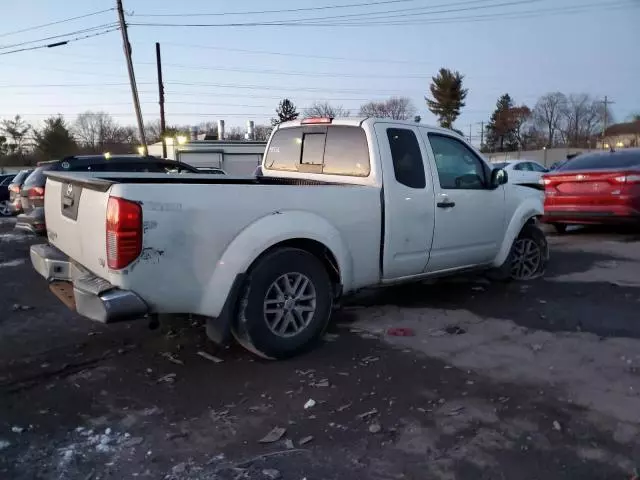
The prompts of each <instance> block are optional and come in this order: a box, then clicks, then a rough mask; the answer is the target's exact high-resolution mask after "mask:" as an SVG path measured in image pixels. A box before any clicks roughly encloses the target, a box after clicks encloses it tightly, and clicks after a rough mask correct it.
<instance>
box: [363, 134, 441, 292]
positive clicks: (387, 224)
mask: <svg viewBox="0 0 640 480" xmlns="http://www.w3.org/2000/svg"><path fill="white" fill-rule="evenodd" d="M374 128H375V132H376V137H377V139H378V149H379V151H380V160H381V165H382V177H383V179H384V188H383V192H384V207H383V208H384V253H383V258H382V278H383V280H392V279H398V278H402V277H408V276H411V275H416V274H420V273H422V272H423V269H424V267H425V265H426V264H427V262H428V261H429V251H430V249H431V242H432V239H433V227H434V210H435V207H434V192H433V185H432V184H431V172H430V170H429V163H428V162H427V161H426V160H428V157H427V155H426V151H425V147H424V144H423V142H421V141H420V134H419V132H418V129H417V127H413V126H408V125H407V126H405V125H397V124H389V123H376V124H375V127H374Z"/></svg>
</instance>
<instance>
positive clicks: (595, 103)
mask: <svg viewBox="0 0 640 480" xmlns="http://www.w3.org/2000/svg"><path fill="white" fill-rule="evenodd" d="M604 109H605V106H604V103H603V102H600V101H599V100H596V99H594V98H592V97H591V96H589V95H588V94H586V93H582V94H577V95H575V94H572V95H569V97H568V99H567V107H566V110H565V112H564V119H563V122H562V136H563V140H564V141H565V143H566V144H567V145H568V146H570V147H590V146H592V144H593V143H594V142H593V141H592V140H593V139H595V138H596V136H597V134H598V133H599V132H601V131H602V128H603V126H604V118H605V110H604ZM607 114H608V115H607V116H608V118H611V112H607Z"/></svg>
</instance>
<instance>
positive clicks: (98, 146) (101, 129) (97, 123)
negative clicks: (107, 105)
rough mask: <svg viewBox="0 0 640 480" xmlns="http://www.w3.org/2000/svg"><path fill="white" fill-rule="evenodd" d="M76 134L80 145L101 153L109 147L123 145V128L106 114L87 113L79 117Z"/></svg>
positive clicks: (75, 129) (75, 128) (75, 127)
mask: <svg viewBox="0 0 640 480" xmlns="http://www.w3.org/2000/svg"><path fill="white" fill-rule="evenodd" d="M73 130H74V134H75V136H76V138H77V139H78V141H79V143H80V144H81V145H82V146H84V147H86V148H89V149H92V150H97V151H101V150H104V147H105V146H107V145H113V144H117V143H121V142H122V139H123V136H126V135H123V132H122V128H121V127H120V126H119V125H118V124H117V123H116V121H115V120H114V119H113V117H112V116H111V115H109V114H108V113H106V112H92V111H87V112H84V113H81V114H80V115H78V118H77V119H76V122H75V125H74V129H73Z"/></svg>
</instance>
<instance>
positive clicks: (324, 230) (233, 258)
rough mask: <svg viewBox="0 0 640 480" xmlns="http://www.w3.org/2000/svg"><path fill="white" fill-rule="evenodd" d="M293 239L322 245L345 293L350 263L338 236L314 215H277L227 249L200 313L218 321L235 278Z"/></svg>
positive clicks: (295, 212)
mask: <svg viewBox="0 0 640 480" xmlns="http://www.w3.org/2000/svg"><path fill="white" fill-rule="evenodd" d="M295 239H304V240H314V241H316V242H319V243H321V244H322V245H324V246H325V247H326V248H327V249H328V250H329V251H330V252H331V253H332V254H333V256H334V258H335V259H336V261H337V263H338V269H339V274H340V283H341V284H342V285H343V286H344V288H345V290H348V288H349V287H350V285H351V283H352V278H353V260H352V257H351V252H349V249H348V248H347V245H346V243H345V242H344V240H343V238H342V236H341V235H340V232H339V231H338V230H337V229H336V228H335V227H334V226H333V225H331V224H330V223H329V222H328V221H327V220H326V219H325V218H323V217H321V216H320V215H317V214H315V213H311V212H306V211H300V210H288V211H277V212H273V213H270V214H269V215H266V216H264V217H261V218H259V219H258V220H256V221H254V222H253V223H251V224H250V225H248V226H247V227H246V228H245V229H244V230H242V231H241V232H240V233H239V234H238V235H237V236H236V237H235V238H234V239H233V240H232V241H231V243H230V244H229V245H228V246H227V248H226V249H225V251H224V252H223V254H222V255H221V257H220V259H219V260H218V262H217V263H216V265H215V269H214V271H213V274H212V276H211V279H210V280H209V282H208V284H207V286H206V288H205V289H204V295H203V298H202V300H201V304H200V308H199V311H200V313H201V314H203V315H207V316H211V317H217V316H218V315H219V314H220V312H221V311H222V308H223V306H224V304H225V301H226V300H227V297H228V296H229V294H230V292H231V289H232V286H233V283H234V281H235V279H236V277H237V276H238V275H241V274H244V273H246V272H247V270H248V269H249V267H250V266H251V265H252V264H253V262H255V260H256V259H257V258H258V257H259V256H260V255H262V254H263V253H264V252H265V251H267V250H268V249H270V248H271V247H273V246H274V245H277V244H278V243H282V242H285V241H287V240H295Z"/></svg>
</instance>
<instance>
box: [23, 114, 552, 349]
mask: <svg viewBox="0 0 640 480" xmlns="http://www.w3.org/2000/svg"><path fill="white" fill-rule="evenodd" d="M261 170H262V172H261V173H259V174H258V176H256V178H233V177H225V176H221V175H197V174H194V175H191V174H186V175H180V176H167V175H155V174H145V173H137V174H131V173H129V174H127V173H102V174H101V173H99V172H94V173H83V174H72V173H60V172H55V173H51V174H49V175H48V180H47V186H46V192H47V193H46V198H45V212H46V222H47V228H48V240H49V244H43V245H35V246H33V247H32V248H31V260H32V263H33V266H34V267H35V269H36V270H37V271H38V272H39V273H40V274H41V275H42V276H43V277H45V278H46V279H47V280H48V281H49V282H50V287H51V290H52V291H53V292H54V293H56V294H57V296H58V297H59V298H60V299H61V300H63V301H65V303H67V304H68V305H69V306H71V307H72V308H75V309H76V310H77V312H78V313H80V314H81V315H84V316H86V317H89V318H91V319H93V320H96V321H100V322H106V323H110V322H115V321H121V320H128V319H135V318H142V317H145V316H151V317H152V318H153V316H157V315H158V314H174V313H190V314H195V315H202V316H205V317H206V318H207V332H208V334H209V337H210V338H212V339H213V340H215V341H218V342H223V341H226V340H227V339H228V338H229V337H230V334H233V336H235V338H236V339H237V340H238V341H239V342H240V343H242V344H243V345H244V346H245V347H247V348H249V349H250V350H252V351H253V352H254V353H257V354H259V355H261V356H263V357H267V358H284V357H287V356H291V355H295V354H297V353H299V352H301V351H303V350H306V349H308V348H309V347H310V346H311V345H313V344H314V342H316V341H317V340H318V338H320V337H321V336H322V334H323V332H324V330H325V328H326V326H327V324H328V322H329V318H330V315H331V311H332V307H333V306H334V304H335V303H336V301H337V300H338V299H339V298H340V297H342V296H345V295H348V294H352V293H353V292H356V291H358V290H361V289H364V288H367V287H381V286H385V285H392V284H398V283H401V282H415V281H420V280H424V279H428V278H431V277H435V276H442V275H451V274H456V273H459V272H463V271H468V270H483V269H484V270H491V271H492V272H493V273H494V274H495V275H497V276H499V277H502V278H509V277H510V278H514V279H518V280H527V279H531V278H534V277H537V276H539V275H541V274H542V273H543V271H544V268H545V265H546V263H547V259H548V247H547V243H546V240H545V237H544V235H543V233H542V232H541V231H540V229H539V228H538V224H537V218H538V217H539V216H541V215H542V213H543V202H542V200H543V199H542V196H541V192H540V191H538V190H536V189H532V188H528V187H522V186H517V185H510V184H508V183H507V174H506V173H505V172H504V171H503V170H500V169H492V168H491V167H490V165H489V164H488V163H486V162H485V161H484V160H483V159H482V157H481V156H480V155H479V154H478V153H477V152H476V151H475V150H474V148H473V147H471V146H470V145H469V144H468V143H466V142H465V140H464V139H463V138H461V137H460V136H458V135H457V134H456V133H455V132H453V131H451V130H445V129H441V128H433V127H428V126H424V125H420V124H416V123H410V122H401V121H393V120H385V119H375V118H367V119H362V118H347V119H329V118H314V119H307V120H303V121H295V122H290V123H286V124H283V125H281V126H280V127H279V128H277V129H276V130H275V131H274V132H273V134H272V136H271V138H270V140H269V143H268V145H267V150H266V154H265V157H264V160H263V163H262V169H261Z"/></svg>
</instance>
